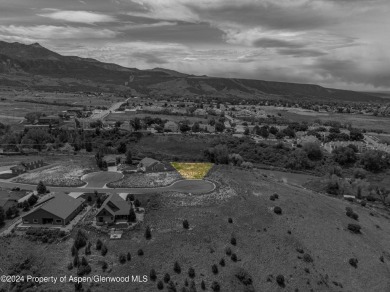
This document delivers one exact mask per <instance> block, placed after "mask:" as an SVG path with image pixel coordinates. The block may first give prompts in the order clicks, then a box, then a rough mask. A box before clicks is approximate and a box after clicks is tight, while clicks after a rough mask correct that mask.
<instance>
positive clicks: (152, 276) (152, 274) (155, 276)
mask: <svg viewBox="0 0 390 292" xmlns="http://www.w3.org/2000/svg"><path fill="white" fill-rule="evenodd" d="M149 276H150V279H151V280H152V281H156V279H157V273H156V271H155V270H154V269H151V270H150V273H149Z"/></svg>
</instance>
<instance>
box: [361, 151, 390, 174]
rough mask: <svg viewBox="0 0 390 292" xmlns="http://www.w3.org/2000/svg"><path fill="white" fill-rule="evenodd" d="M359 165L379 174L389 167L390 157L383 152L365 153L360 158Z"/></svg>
mask: <svg viewBox="0 0 390 292" xmlns="http://www.w3.org/2000/svg"><path fill="white" fill-rule="evenodd" d="M360 164H361V165H362V166H363V168H364V169H366V170H368V171H371V172H380V171H383V170H385V169H387V168H388V167H389V166H390V155H389V154H387V153H386V152H383V151H377V150H370V151H366V152H364V153H363V154H362V156H361V158H360Z"/></svg>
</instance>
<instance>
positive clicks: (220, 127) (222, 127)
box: [215, 122, 225, 132]
mask: <svg viewBox="0 0 390 292" xmlns="http://www.w3.org/2000/svg"><path fill="white" fill-rule="evenodd" d="M215 130H216V131H217V132H223V131H224V130H225V124H224V123H221V122H217V123H215Z"/></svg>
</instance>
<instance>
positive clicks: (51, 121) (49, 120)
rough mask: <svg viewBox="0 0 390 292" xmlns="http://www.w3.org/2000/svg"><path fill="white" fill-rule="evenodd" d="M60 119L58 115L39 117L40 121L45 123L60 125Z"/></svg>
mask: <svg viewBox="0 0 390 292" xmlns="http://www.w3.org/2000/svg"><path fill="white" fill-rule="evenodd" d="M60 121H61V119H60V117H58V116H47V117H40V118H39V119H38V123H39V124H43V125H58V124H59V123H60Z"/></svg>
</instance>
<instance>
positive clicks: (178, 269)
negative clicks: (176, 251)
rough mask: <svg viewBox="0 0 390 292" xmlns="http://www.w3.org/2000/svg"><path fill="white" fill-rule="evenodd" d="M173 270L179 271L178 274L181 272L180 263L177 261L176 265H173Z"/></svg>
mask: <svg viewBox="0 0 390 292" xmlns="http://www.w3.org/2000/svg"><path fill="white" fill-rule="evenodd" d="M173 270H174V271H175V272H176V273H177V274H180V273H181V268H180V265H179V263H178V262H177V261H176V262H175V264H174V266H173Z"/></svg>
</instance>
